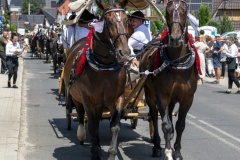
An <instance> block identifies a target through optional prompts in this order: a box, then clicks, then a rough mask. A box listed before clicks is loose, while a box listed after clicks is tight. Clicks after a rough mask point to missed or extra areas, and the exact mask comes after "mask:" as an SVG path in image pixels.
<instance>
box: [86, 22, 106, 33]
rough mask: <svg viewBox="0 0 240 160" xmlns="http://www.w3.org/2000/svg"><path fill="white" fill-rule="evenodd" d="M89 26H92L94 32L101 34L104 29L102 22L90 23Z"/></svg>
mask: <svg viewBox="0 0 240 160" xmlns="http://www.w3.org/2000/svg"><path fill="white" fill-rule="evenodd" d="M89 25H90V26H93V27H94V28H95V31H96V32H99V33H102V32H103V28H104V20H103V21H99V22H92V23H90V24H89Z"/></svg>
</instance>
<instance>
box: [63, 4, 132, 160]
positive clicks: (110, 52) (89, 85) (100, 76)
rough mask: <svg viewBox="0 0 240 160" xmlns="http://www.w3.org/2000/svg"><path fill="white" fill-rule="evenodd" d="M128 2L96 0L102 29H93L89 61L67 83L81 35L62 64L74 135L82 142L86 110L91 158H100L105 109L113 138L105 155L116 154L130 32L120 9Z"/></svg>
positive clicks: (97, 159)
mask: <svg viewBox="0 0 240 160" xmlns="http://www.w3.org/2000/svg"><path fill="white" fill-rule="evenodd" d="M127 3H128V0H119V1H118V2H111V3H109V4H106V3H101V2H99V1H96V4H97V5H98V7H99V8H100V9H101V10H102V16H101V18H100V22H103V31H102V32H96V31H93V38H92V48H91V49H89V52H87V57H88V58H87V59H88V61H87V63H86V64H85V67H84V69H83V71H82V73H81V74H76V75H75V78H74V79H75V80H74V82H72V84H71V85H69V75H70V72H71V67H72V62H73V61H74V60H73V59H74V57H75V55H77V54H78V52H79V50H80V49H82V48H83V46H84V44H83V42H84V41H85V39H80V40H79V41H77V42H76V43H75V44H74V45H73V46H72V47H71V49H70V51H69V55H68V57H67V61H66V64H65V66H64V83H65V85H66V88H67V94H66V97H67V101H66V107H67V108H68V107H70V105H72V104H71V103H72V102H71V100H72V101H73V103H74V105H75V107H76V111H77V114H78V117H79V118H78V119H79V125H78V130H77V137H78V138H79V140H80V141H81V142H83V141H85V138H86V131H85V128H84V122H83V121H84V113H85V112H86V115H87V121H88V130H89V133H90V136H91V142H92V148H91V155H92V156H91V159H92V160H99V159H101V157H100V151H101V148H100V140H99V123H100V120H101V118H102V113H103V111H104V110H105V109H107V110H108V111H109V112H110V115H111V122H110V131H111V133H112V140H111V143H110V147H109V150H108V153H109V157H108V159H109V160H114V159H115V156H116V154H117V138H118V133H119V131H120V119H121V113H122V110H123V101H124V98H125V97H124V90H125V84H126V69H125V67H124V65H123V64H124V63H125V62H127V61H128V59H129V56H130V50H129V48H128V45H127V41H128V37H129V36H130V35H131V34H132V30H131V29H130V27H129V24H128V23H127V22H128V16H127V14H126V12H125V10H124V9H123V8H124V7H125V6H126V5H127ZM80 57H81V56H80ZM89 59H91V61H90V60H89ZM92 63H94V64H95V66H98V67H103V68H105V70H97V69H96V68H93V67H92V65H91V64H92ZM75 65H76V67H79V65H81V64H80V62H79V60H76V62H75Z"/></svg>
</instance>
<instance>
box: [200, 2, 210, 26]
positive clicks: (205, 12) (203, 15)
mask: <svg viewBox="0 0 240 160" xmlns="http://www.w3.org/2000/svg"><path fill="white" fill-rule="evenodd" d="M198 19H199V26H200V27H201V26H204V25H206V24H207V22H208V21H209V20H210V19H211V13H210V9H209V6H208V5H207V4H203V5H201V7H200V9H199V14H198Z"/></svg>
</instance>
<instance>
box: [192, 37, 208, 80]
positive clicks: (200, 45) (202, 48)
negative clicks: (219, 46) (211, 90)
mask: <svg viewBox="0 0 240 160" xmlns="http://www.w3.org/2000/svg"><path fill="white" fill-rule="evenodd" d="M194 45H195V47H196V48H197V51H198V55H199V58H200V68H201V72H202V75H199V80H198V84H203V78H204V77H205V74H206V64H205V53H208V52H210V48H209V47H208V45H207V44H206V37H205V36H204V35H201V36H200V37H199V39H198V38H196V42H195V43H194Z"/></svg>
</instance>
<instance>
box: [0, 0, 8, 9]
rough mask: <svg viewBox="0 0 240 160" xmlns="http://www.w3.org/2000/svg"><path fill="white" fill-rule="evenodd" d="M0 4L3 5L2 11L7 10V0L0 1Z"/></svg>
mask: <svg viewBox="0 0 240 160" xmlns="http://www.w3.org/2000/svg"><path fill="white" fill-rule="evenodd" d="M0 4H1V5H3V8H2V9H3V10H9V5H8V1H7V0H0Z"/></svg>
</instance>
